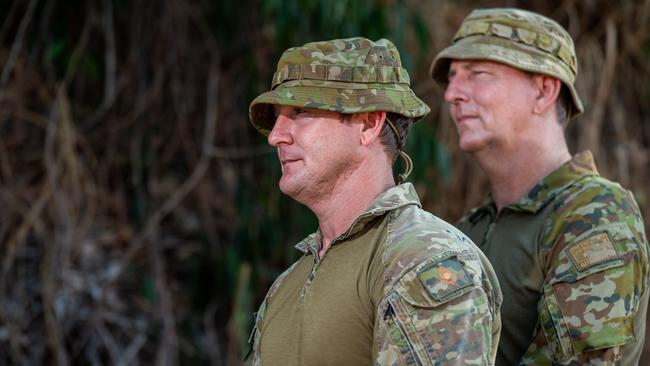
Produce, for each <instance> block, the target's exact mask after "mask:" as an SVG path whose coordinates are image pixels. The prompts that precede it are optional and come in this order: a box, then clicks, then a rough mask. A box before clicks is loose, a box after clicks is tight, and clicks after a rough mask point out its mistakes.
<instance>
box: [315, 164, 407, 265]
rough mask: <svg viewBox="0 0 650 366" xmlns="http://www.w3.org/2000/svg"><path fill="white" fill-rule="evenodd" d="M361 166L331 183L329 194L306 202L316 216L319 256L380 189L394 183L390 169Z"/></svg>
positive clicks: (382, 189)
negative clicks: (321, 238)
mask: <svg viewBox="0 0 650 366" xmlns="http://www.w3.org/2000/svg"><path fill="white" fill-rule="evenodd" d="M377 171H379V172H381V173H376V172H373V170H372V169H362V170H360V171H357V172H355V173H354V174H352V175H351V176H347V177H345V178H344V179H341V180H340V181H339V182H337V183H336V184H334V186H333V189H332V190H331V192H329V194H327V195H326V196H324V197H320V198H319V199H318V200H316V201H314V202H310V203H307V206H308V207H309V208H310V209H311V210H312V211H313V212H314V214H315V215H316V217H318V222H319V228H320V232H321V235H322V237H323V243H322V246H321V250H320V252H319V256H322V255H323V253H324V252H325V250H327V248H329V246H330V244H331V242H332V241H333V240H334V239H336V238H337V237H339V236H340V235H341V234H343V233H345V231H346V230H347V229H348V228H349V227H350V225H352V223H353V222H354V220H355V219H356V218H357V217H359V215H360V214H361V213H363V211H364V210H365V209H367V208H368V207H369V206H370V204H371V203H372V201H374V200H375V198H377V196H379V195H380V194H381V193H383V192H385V191H386V190H387V189H389V188H390V187H392V186H394V182H393V177H392V172H391V171H390V170H386V169H383V170H381V169H379V170H377Z"/></svg>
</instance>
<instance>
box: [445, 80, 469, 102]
mask: <svg viewBox="0 0 650 366" xmlns="http://www.w3.org/2000/svg"><path fill="white" fill-rule="evenodd" d="M467 100H468V96H467V92H466V90H465V86H464V83H463V82H462V80H461V78H460V77H459V76H458V75H456V76H454V77H450V78H449V84H447V89H445V101H447V103H449V104H457V103H459V102H466V101H467Z"/></svg>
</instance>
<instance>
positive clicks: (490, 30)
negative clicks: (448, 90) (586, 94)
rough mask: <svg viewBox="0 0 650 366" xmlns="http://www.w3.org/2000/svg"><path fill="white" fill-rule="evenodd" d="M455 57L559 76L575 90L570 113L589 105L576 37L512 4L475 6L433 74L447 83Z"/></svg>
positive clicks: (572, 93)
mask: <svg viewBox="0 0 650 366" xmlns="http://www.w3.org/2000/svg"><path fill="white" fill-rule="evenodd" d="M454 59H458V60H473V59H480V60H490V61H495V62H500V63H503V64H506V65H509V66H512V67H514V68H517V69H520V70H524V71H527V72H532V73H540V74H545V75H550V76H553V77H556V78H558V79H559V80H561V81H562V83H563V84H564V85H565V87H566V88H567V89H568V90H569V91H570V92H571V97H572V100H573V106H572V108H570V111H569V118H573V117H575V116H577V115H579V114H580V113H582V112H583V110H584V108H583V106H582V102H581V101H580V96H579V95H578V91H577V90H576V88H575V86H574V82H575V79H576V76H577V74H578V61H577V58H576V52H575V47H574V45H573V40H572V39H571V36H570V35H569V33H567V31H566V30H565V29H564V28H562V26H561V25H559V24H558V23H557V22H555V21H554V20H552V19H549V18H547V17H545V16H542V15H539V14H536V13H533V12H530V11H526V10H521V9H511V8H496V9H478V10H474V11H473V12H471V13H470V14H469V15H468V16H467V18H465V20H464V21H463V23H462V24H461V26H460V29H459V30H458V32H456V35H455V36H454V39H453V41H452V44H451V46H449V47H447V48H445V49H443V50H442V51H440V52H439V53H438V55H437V56H436V58H435V59H434V60H433V63H432V64H431V70H430V73H431V76H432V77H433V79H434V80H436V81H437V82H438V83H440V84H441V85H443V86H446V85H447V73H448V72H449V64H450V62H451V61H452V60H454Z"/></svg>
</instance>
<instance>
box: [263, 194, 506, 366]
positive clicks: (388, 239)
mask: <svg viewBox="0 0 650 366" xmlns="http://www.w3.org/2000/svg"><path fill="white" fill-rule="evenodd" d="M320 245H321V237H320V234H319V233H318V232H316V233H314V234H312V235H310V236H308V237H307V238H305V239H304V240H303V241H302V242H300V243H299V244H298V245H296V248H297V249H298V250H300V251H301V252H302V253H303V256H302V257H301V258H300V259H299V260H298V261H297V262H296V263H294V264H293V265H292V266H291V267H290V268H289V269H288V270H287V271H285V272H284V273H283V274H282V275H281V276H280V277H278V279H277V280H276V281H275V283H274V284H273V285H272V286H271V289H270V290H269V292H268V294H267V295H266V298H265V299H264V302H263V303H262V305H261V307H260V310H259V312H258V313H257V320H256V328H255V330H254V333H255V334H254V356H253V357H254V361H253V364H254V365H261V364H264V365H326V364H327V365H337V364H338V365H368V364H371V363H374V364H376V365H434V364H435V365H491V364H493V360H494V355H495V352H496V344H497V343H498V334H499V333H498V332H499V324H500V320H499V308H500V305H501V292H500V290H499V288H498V285H497V281H496V277H495V275H494V272H493V271H492V269H491V267H490V265H489V263H488V262H487V259H485V257H484V256H483V254H482V253H481V252H480V251H479V250H478V249H477V248H476V246H475V245H474V244H473V243H472V242H471V241H470V240H468V239H467V237H466V236H465V235H463V234H462V233H461V232H460V231H458V230H457V229H456V228H454V227H453V226H451V225H450V224H448V223H446V222H444V221H442V220H440V219H438V218H437V217H435V216H433V215H432V214H430V213H428V212H426V211H424V210H422V209H421V208H420V202H419V200H418V198H417V194H416V193H415V190H414V189H413V186H412V185H411V184H410V183H405V184H401V185H399V186H396V187H393V188H391V189H389V190H388V191H386V192H384V193H383V194H382V195H381V196H379V197H378V198H377V199H376V200H375V201H374V202H373V203H372V204H371V205H370V207H368V209H367V210H366V211H365V212H363V213H362V214H361V215H360V216H359V217H358V218H357V219H356V220H355V221H354V223H353V224H352V225H351V226H350V228H349V229H348V230H347V231H346V232H345V233H344V234H343V235H341V236H340V237H338V238H337V239H336V240H334V241H333V244H332V246H331V247H330V248H329V249H328V250H327V252H325V255H324V256H323V257H322V258H320V259H319V258H318V254H317V253H318V250H319V249H320Z"/></svg>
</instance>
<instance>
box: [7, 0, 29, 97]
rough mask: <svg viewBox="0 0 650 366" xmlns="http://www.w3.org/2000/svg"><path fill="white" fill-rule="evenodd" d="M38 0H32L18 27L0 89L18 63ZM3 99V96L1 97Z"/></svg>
mask: <svg viewBox="0 0 650 366" xmlns="http://www.w3.org/2000/svg"><path fill="white" fill-rule="evenodd" d="M37 2H38V0H30V2H29V5H27V11H25V16H24V17H23V20H21V21H20V26H19V28H18V33H17V34H16V39H15V41H14V43H13V46H12V47H11V53H10V54H9V59H8V60H7V63H6V64H5V67H4V68H3V69H2V75H1V76H0V90H1V88H3V87H4V86H5V84H6V83H7V81H8V80H9V75H11V72H12V71H13V69H14V66H15V64H16V59H17V58H18V54H19V53H20V50H21V48H22V47H23V39H24V38H25V32H27V27H28V26H29V23H30V22H31V21H32V16H33V15H34V9H35V8H36V3H37ZM0 99H1V98H0Z"/></svg>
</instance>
